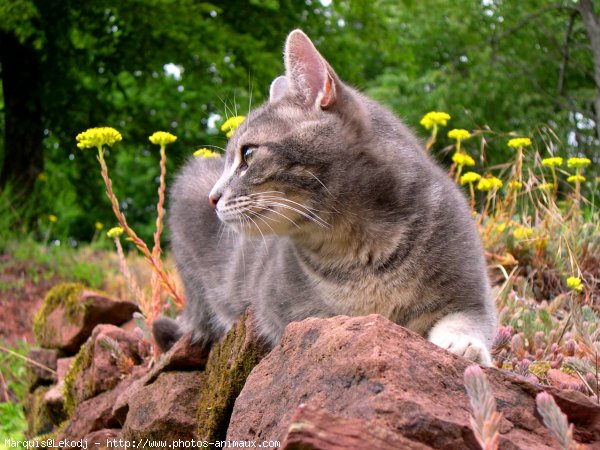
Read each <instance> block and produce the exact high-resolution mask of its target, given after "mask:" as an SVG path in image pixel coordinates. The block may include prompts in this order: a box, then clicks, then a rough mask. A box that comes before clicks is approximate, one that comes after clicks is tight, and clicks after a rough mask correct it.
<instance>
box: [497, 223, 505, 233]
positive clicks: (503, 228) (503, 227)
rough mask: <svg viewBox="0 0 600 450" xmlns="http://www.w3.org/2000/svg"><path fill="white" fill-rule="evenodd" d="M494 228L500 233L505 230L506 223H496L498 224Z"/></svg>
mask: <svg viewBox="0 0 600 450" xmlns="http://www.w3.org/2000/svg"><path fill="white" fill-rule="evenodd" d="M496 229H497V230H498V231H499V232H500V233H502V232H503V231H504V230H506V224H505V223H504V222H501V223H499V224H498V226H497V227H496Z"/></svg>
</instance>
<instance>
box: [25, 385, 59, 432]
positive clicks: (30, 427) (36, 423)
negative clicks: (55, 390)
mask: <svg viewBox="0 0 600 450" xmlns="http://www.w3.org/2000/svg"><path fill="white" fill-rule="evenodd" d="M49 389H50V388H49V387H48V386H40V387H39V388H37V389H36V390H35V391H33V393H32V394H30V396H29V397H28V399H27V401H26V404H25V410H26V411H25V415H26V417H27V436H28V437H30V438H31V437H35V436H39V435H42V434H46V433H50V432H52V430H53V429H54V424H53V423H52V421H51V420H50V415H49V414H48V409H47V408H46V405H44V395H45V394H46V392H48V390H49Z"/></svg>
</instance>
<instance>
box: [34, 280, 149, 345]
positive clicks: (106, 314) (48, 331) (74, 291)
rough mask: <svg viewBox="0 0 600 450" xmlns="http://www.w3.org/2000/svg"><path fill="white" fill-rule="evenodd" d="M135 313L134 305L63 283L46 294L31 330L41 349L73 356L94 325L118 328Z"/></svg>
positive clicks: (75, 285)
mask: <svg viewBox="0 0 600 450" xmlns="http://www.w3.org/2000/svg"><path fill="white" fill-rule="evenodd" d="M136 311H139V309H138V307H137V305H135V304H134V303H131V302H126V301H118V300H114V299H111V298H109V297H107V296H106V295H104V294H101V293H98V292H95V291H91V290H88V289H86V288H85V287H84V286H83V285H82V284H77V283H63V284H59V285H57V286H55V287H53V288H52V289H51V290H50V292H48V294H47V295H46V298H45V299H44V303H43V305H42V308H41V309H40V310H39V311H38V313H37V314H36V316H35V319H34V324H33V331H34V334H35V337H36V339H37V341H38V343H39V344H40V345H41V346H42V347H46V348H55V349H59V350H62V351H64V352H66V353H67V354H69V355H73V354H75V353H77V351H79V347H81V345H82V344H83V343H84V342H85V341H86V340H87V339H88V337H89V336H90V335H91V333H92V330H93V329H94V327H95V326H96V325H98V324H112V325H121V324H123V323H125V322H127V321H128V320H130V319H131V318H132V316H133V313H134V312H136Z"/></svg>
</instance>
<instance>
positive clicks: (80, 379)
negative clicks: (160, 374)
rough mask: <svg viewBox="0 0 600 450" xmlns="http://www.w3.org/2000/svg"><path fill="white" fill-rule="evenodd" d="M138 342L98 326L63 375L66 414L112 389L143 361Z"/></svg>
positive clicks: (117, 329) (128, 334)
mask: <svg viewBox="0 0 600 450" xmlns="http://www.w3.org/2000/svg"><path fill="white" fill-rule="evenodd" d="M139 348H140V346H139V339H138V338H137V337H136V336H135V335H133V334H132V333H129V332H127V331H124V330H122V329H120V328H118V327H116V326H114V325H98V326H97V327H96V328H94V331H93V333H92V336H91V337H90V339H89V340H88V342H87V343H86V344H85V345H84V346H83V347H82V348H81V350H80V351H79V353H78V354H77V356H76V357H75V360H74V361H73V363H72V365H71V367H70V368H69V371H68V373H67V374H66V375H65V388H64V392H65V409H66V411H67V414H68V415H70V413H71V412H72V411H73V409H74V407H75V406H77V405H78V404H79V403H81V402H82V401H84V400H87V399H89V398H91V397H94V396H95V395H98V394H100V393H102V392H105V391H109V390H111V389H113V388H114V387H115V386H116V385H117V384H118V383H119V381H120V380H121V379H123V378H124V377H126V376H127V375H128V374H129V373H131V371H132V370H133V368H134V366H135V365H137V364H140V363H141V362H142V361H143V360H142V357H141V356H140V355H139V353H138V351H139Z"/></svg>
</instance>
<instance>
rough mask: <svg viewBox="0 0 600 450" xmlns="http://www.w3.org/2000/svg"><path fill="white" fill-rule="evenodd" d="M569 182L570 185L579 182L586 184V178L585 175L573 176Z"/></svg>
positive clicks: (568, 179)
mask: <svg viewBox="0 0 600 450" xmlns="http://www.w3.org/2000/svg"><path fill="white" fill-rule="evenodd" d="M567 181H568V182H569V183H577V182H578V181H579V182H584V181H585V177H584V176H583V175H571V176H570V177H569V178H567Z"/></svg>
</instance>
